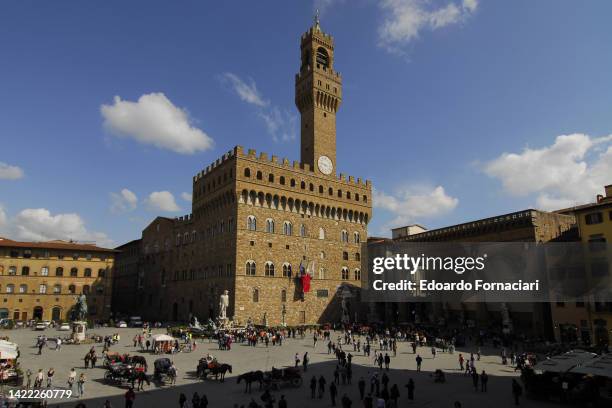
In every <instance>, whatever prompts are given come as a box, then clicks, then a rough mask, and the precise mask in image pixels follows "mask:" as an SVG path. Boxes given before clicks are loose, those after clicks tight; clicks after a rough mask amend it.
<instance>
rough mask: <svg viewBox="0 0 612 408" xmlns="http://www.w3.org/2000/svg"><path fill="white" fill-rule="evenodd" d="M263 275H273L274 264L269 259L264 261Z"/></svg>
mask: <svg viewBox="0 0 612 408" xmlns="http://www.w3.org/2000/svg"><path fill="white" fill-rule="evenodd" d="M265 275H266V276H274V264H273V263H272V262H270V261H268V262H266V267H265Z"/></svg>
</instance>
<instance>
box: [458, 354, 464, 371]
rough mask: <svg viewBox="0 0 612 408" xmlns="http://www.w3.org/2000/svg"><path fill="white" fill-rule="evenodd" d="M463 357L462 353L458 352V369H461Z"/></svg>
mask: <svg viewBox="0 0 612 408" xmlns="http://www.w3.org/2000/svg"><path fill="white" fill-rule="evenodd" d="M464 361H465V359H464V358H463V354H461V353H459V369H460V370H461V371H463V362H464Z"/></svg>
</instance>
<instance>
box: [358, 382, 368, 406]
mask: <svg viewBox="0 0 612 408" xmlns="http://www.w3.org/2000/svg"><path fill="white" fill-rule="evenodd" d="M365 386H366V382H365V380H364V379H363V377H360V378H359V381H358V382H357V387H358V388H359V399H360V400H362V401H363V396H364V394H365Z"/></svg>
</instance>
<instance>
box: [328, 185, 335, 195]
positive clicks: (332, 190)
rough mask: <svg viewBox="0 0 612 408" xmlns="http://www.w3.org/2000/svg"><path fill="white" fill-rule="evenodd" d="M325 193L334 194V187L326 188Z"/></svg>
mask: <svg viewBox="0 0 612 408" xmlns="http://www.w3.org/2000/svg"><path fill="white" fill-rule="evenodd" d="M327 194H329V195H334V189H333V188H331V187H330V188H329V189H328V190H327Z"/></svg>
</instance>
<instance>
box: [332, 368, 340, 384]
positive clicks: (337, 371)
mask: <svg viewBox="0 0 612 408" xmlns="http://www.w3.org/2000/svg"><path fill="white" fill-rule="evenodd" d="M333 382H335V383H336V384H340V369H339V367H338V365H336V368H335V369H334V381H333Z"/></svg>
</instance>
